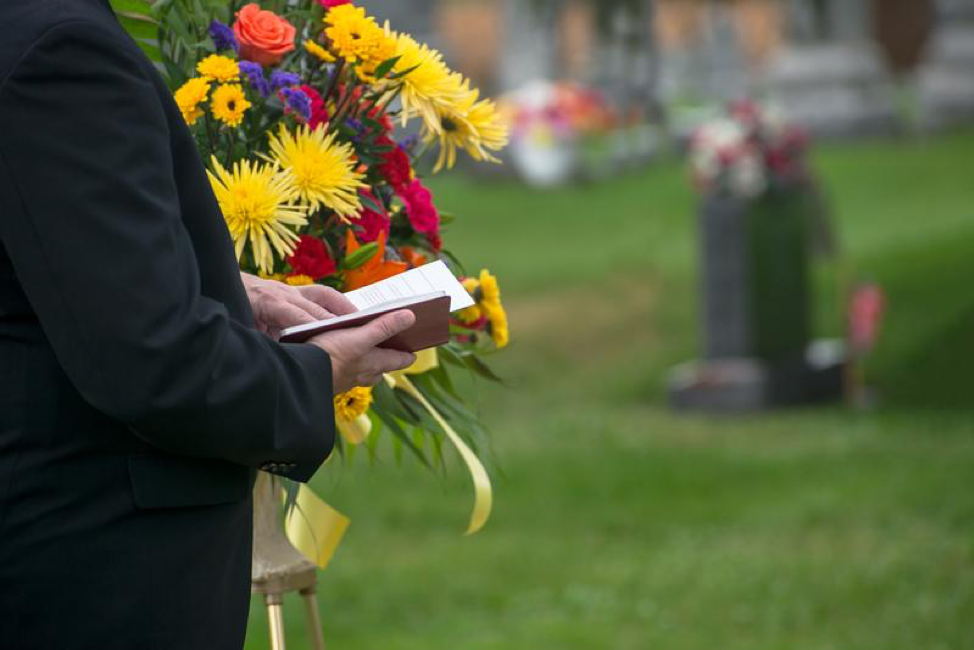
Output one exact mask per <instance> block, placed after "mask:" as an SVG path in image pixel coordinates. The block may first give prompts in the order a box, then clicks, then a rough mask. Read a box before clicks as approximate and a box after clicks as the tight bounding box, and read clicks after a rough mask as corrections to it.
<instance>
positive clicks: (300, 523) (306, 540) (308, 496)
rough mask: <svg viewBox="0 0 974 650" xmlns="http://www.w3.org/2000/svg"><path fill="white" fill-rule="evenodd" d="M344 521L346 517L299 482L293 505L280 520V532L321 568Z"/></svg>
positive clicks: (339, 537)
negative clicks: (282, 519)
mask: <svg viewBox="0 0 974 650" xmlns="http://www.w3.org/2000/svg"><path fill="white" fill-rule="evenodd" d="M348 524H349V519H348V517H346V516H345V515H343V514H342V513H340V512H338V511H337V510H335V509H334V508H332V507H331V506H330V505H328V504H327V503H325V502H324V501H322V500H321V499H319V498H318V496H317V495H316V494H315V493H314V492H312V491H311V489H310V488H309V487H308V486H306V485H300V486H298V495H297V499H296V500H295V503H294V507H293V508H291V511H290V512H289V513H288V515H287V519H285V521H284V532H285V534H286V535H287V538H288V541H290V542H291V544H292V545H293V546H294V548H296V549H298V550H299V551H301V553H302V554H304V556H305V557H307V558H308V559H309V560H311V561H312V562H314V563H315V564H316V565H318V567H319V568H321V569H324V568H325V567H327V566H328V563H329V562H331V558H332V556H333V555H334V554H335V550H336V549H337V548H338V544H339V543H340V542H341V541H342V536H343V535H344V534H345V530H346V529H347V528H348Z"/></svg>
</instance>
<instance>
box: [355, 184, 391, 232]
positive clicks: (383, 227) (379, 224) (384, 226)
mask: <svg viewBox="0 0 974 650" xmlns="http://www.w3.org/2000/svg"><path fill="white" fill-rule="evenodd" d="M361 194H362V196H363V197H366V198H368V199H371V202H372V203H378V200H377V199H376V198H375V196H373V195H372V193H371V192H369V191H368V190H362V192H361ZM352 223H354V224H355V225H356V226H358V230H359V232H358V233H356V237H357V238H358V240H359V241H360V242H362V243H363V244H364V243H368V242H374V241H375V240H377V239H378V238H379V235H380V234H382V233H385V235H386V237H388V236H389V230H390V228H391V226H392V224H391V222H390V220H389V217H388V215H385V214H383V213H381V212H376V211H375V210H370V209H369V208H364V207H363V208H362V211H361V212H359V213H358V215H357V216H355V217H352Z"/></svg>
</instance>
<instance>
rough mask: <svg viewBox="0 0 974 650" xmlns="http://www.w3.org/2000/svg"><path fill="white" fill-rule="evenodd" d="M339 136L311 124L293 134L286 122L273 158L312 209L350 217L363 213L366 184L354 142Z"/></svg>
mask: <svg viewBox="0 0 974 650" xmlns="http://www.w3.org/2000/svg"><path fill="white" fill-rule="evenodd" d="M333 11H334V10H333ZM336 136H337V133H332V134H330V135H326V134H325V129H324V128H323V127H322V126H318V128H316V129H314V130H313V131H312V130H311V129H310V128H309V127H308V125H303V126H301V127H299V128H298V129H297V131H296V132H294V133H291V132H289V131H288V130H287V127H285V126H284V125H283V124H282V125H281V129H280V132H279V133H278V134H277V135H275V134H273V133H271V134H270V136H269V137H270V150H271V154H272V158H271V159H272V160H273V161H274V162H276V163H278V164H279V165H280V166H281V168H282V169H283V170H284V171H285V172H286V173H287V174H289V175H290V177H291V179H292V183H293V184H294V186H295V188H296V189H297V192H298V196H299V197H300V198H301V199H302V200H303V201H304V202H306V203H307V204H308V205H310V206H311V208H312V210H317V209H318V208H320V207H321V206H325V207H327V208H330V209H332V210H334V211H335V212H336V213H337V214H338V215H339V216H340V217H342V218H343V219H346V218H348V217H351V216H354V215H356V214H358V213H359V212H361V210H362V202H361V200H360V199H359V195H358V191H359V189H360V188H364V187H365V183H363V182H362V179H363V178H364V176H363V175H362V174H360V173H358V172H357V171H355V157H354V156H355V153H354V150H353V149H352V145H351V144H349V143H347V142H346V143H339V142H336V141H335V138H336Z"/></svg>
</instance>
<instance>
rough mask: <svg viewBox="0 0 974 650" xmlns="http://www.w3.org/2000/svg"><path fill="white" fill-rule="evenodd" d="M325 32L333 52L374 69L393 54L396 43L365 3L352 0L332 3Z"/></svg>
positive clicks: (327, 15) (351, 61) (326, 16)
mask: <svg viewBox="0 0 974 650" xmlns="http://www.w3.org/2000/svg"><path fill="white" fill-rule="evenodd" d="M325 25H326V27H325V36H327V37H328V38H329V40H330V41H331V46H332V50H334V53H335V54H336V55H338V56H340V57H342V58H343V59H345V60H346V61H348V62H350V63H362V64H363V65H364V66H365V67H366V68H370V67H371V68H372V69H373V70H374V69H375V66H377V65H379V64H380V63H382V62H383V61H385V60H387V59H390V58H392V56H393V52H394V51H395V44H394V43H392V42H391V41H390V40H389V38H388V37H387V35H386V32H385V31H384V30H383V29H382V28H381V27H379V26H378V25H377V24H376V22H375V19H374V18H372V17H371V16H369V15H367V14H366V13H365V9H363V8H362V7H356V6H355V5H353V4H347V5H339V6H337V7H333V8H332V9H331V10H330V11H329V12H328V13H327V14H325Z"/></svg>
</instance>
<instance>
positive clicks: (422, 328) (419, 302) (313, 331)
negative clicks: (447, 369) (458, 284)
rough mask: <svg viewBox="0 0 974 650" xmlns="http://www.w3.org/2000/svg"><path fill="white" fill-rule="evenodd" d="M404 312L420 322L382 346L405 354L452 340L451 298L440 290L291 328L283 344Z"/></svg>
mask: <svg viewBox="0 0 974 650" xmlns="http://www.w3.org/2000/svg"><path fill="white" fill-rule="evenodd" d="M404 309H408V310H409V311H411V312H413V314H415V315H416V323H415V324H414V325H413V326H412V327H410V328H409V329H408V330H406V331H405V332H401V333H399V334H398V335H396V336H394V337H392V338H391V339H389V340H388V341H386V342H385V343H382V344H381V345H380V346H379V347H382V348H389V349H392V350H401V351H403V352H419V351H420V350H425V349H427V348H435V347H437V346H439V345H444V344H445V343H448V342H449V341H450V296H448V295H447V294H446V293H444V292H442V291H439V292H436V293H430V294H425V295H422V296H416V297H414V298H404V299H402V300H395V301H393V302H387V303H384V304H381V305H378V306H376V307H372V308H370V309H365V310H362V311H358V312H354V313H351V314H347V315H345V316H338V317H336V318H330V319H328V320H322V321H317V322H314V323H307V324H305V325H298V326H296V327H289V328H287V329H286V330H284V331H283V332H281V342H282V343H304V342H305V341H307V340H308V339H310V338H311V337H312V336H316V335H318V334H324V333H325V332H333V331H335V330H340V329H347V328H349V327H361V326H362V325H365V324H366V323H369V322H370V321H373V320H375V319H376V318H378V317H379V316H383V315H384V314H389V313H391V312H394V311H400V310H404Z"/></svg>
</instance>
